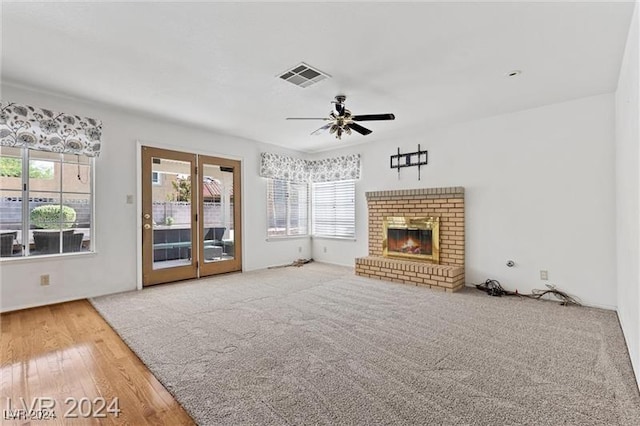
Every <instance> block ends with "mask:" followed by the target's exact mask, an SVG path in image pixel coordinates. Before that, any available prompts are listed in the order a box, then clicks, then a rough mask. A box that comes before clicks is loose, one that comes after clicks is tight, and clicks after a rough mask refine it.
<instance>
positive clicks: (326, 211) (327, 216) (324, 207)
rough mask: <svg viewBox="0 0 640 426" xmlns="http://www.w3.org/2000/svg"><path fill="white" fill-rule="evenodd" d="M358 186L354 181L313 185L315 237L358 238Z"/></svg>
mask: <svg viewBox="0 0 640 426" xmlns="http://www.w3.org/2000/svg"><path fill="white" fill-rule="evenodd" d="M355 192H356V184H355V181H353V180H343V181H338V182H318V183H314V184H313V203H312V210H313V235H314V236H317V237H331V238H355V237H356V209H355Z"/></svg>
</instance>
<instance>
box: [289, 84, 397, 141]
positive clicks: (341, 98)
mask: <svg viewBox="0 0 640 426" xmlns="http://www.w3.org/2000/svg"><path fill="white" fill-rule="evenodd" d="M346 100H347V97H346V96H345V95H338V96H336V97H335V100H334V101H331V103H333V110H332V111H331V112H330V113H329V117H326V118H318V117H289V118H287V120H324V121H329V122H330V123H328V124H325V125H324V126H322V127H320V128H319V129H317V130H315V131H314V132H312V133H311V134H312V135H319V134H321V133H323V132H324V131H325V130H327V129H329V134H335V135H336V138H337V139H342V135H344V134H347V135H350V134H351V131H352V130H353V131H355V132H357V133H360V134H361V135H362V136H366V135H368V134H371V133H372V130H369V129H367V128H366V127H363V126H361V125H359V124H358V123H356V121H386V120H395V119H396V116H395V115H393V114H391V113H387V114H366V115H353V114H351V111H349V110H348V109H347V108H346V106H345V105H344V103H345V101H346Z"/></svg>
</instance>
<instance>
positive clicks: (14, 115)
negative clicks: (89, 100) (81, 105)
mask: <svg viewBox="0 0 640 426" xmlns="http://www.w3.org/2000/svg"><path fill="white" fill-rule="evenodd" d="M101 136H102V122H101V121H99V120H95V119H93V118H86V117H79V116H77V115H71V114H65V113H61V112H54V111H51V110H48V109H41V108H36V107H32V106H28V105H19V104H16V103H9V102H4V101H0V145H2V146H14V147H23V148H29V149H34V150H38V151H51V152H64V153H68V154H81V155H86V156H88V157H97V156H98V155H99V154H100V146H101V142H100V138H101Z"/></svg>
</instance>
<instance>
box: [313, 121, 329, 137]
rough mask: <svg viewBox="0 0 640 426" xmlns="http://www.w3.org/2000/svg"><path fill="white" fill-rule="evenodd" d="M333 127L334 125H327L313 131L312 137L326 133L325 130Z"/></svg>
mask: <svg viewBox="0 0 640 426" xmlns="http://www.w3.org/2000/svg"><path fill="white" fill-rule="evenodd" d="M331 126H333V123H329V124H325V125H324V126H322V127H320V128H319V129H318V130H315V131H313V132H312V133H311V134H312V135H319V134H320V133H322V132H324V131H325V130H327V129H328V128H329V127H331Z"/></svg>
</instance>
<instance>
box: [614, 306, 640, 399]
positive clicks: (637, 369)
mask: <svg viewBox="0 0 640 426" xmlns="http://www.w3.org/2000/svg"><path fill="white" fill-rule="evenodd" d="M616 316H617V317H618V322H619V323H620V328H621V329H622V336H623V337H624V343H625V345H627V353H629V358H630V359H631V369H632V370H633V374H634V376H635V379H636V384H637V385H638V390H639V391H640V359H637V360H635V362H634V360H633V358H631V353H630V352H629V347H630V344H629V340H627V334H626V333H625V326H624V321H623V320H622V317H621V316H620V313H619V312H618V311H617V310H616ZM638 358H640V353H638Z"/></svg>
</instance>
